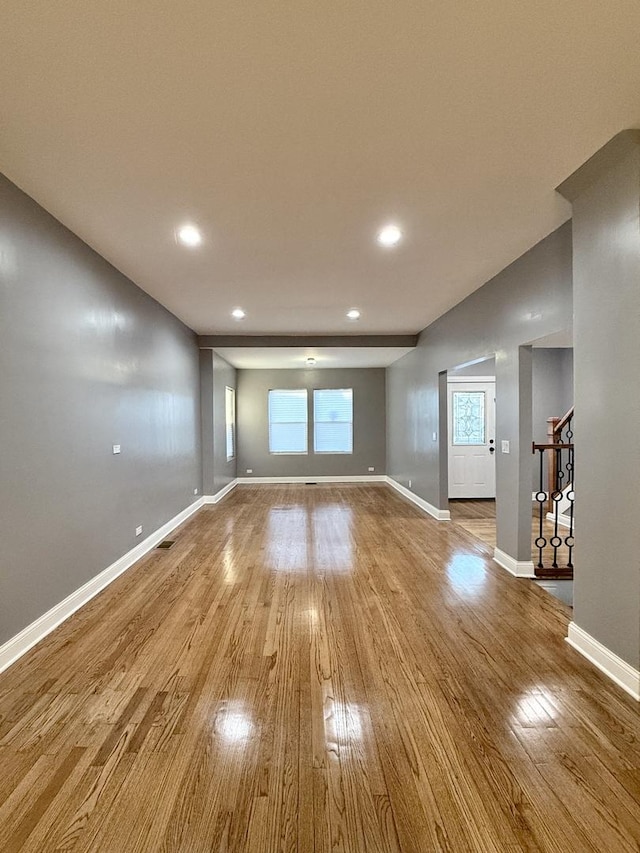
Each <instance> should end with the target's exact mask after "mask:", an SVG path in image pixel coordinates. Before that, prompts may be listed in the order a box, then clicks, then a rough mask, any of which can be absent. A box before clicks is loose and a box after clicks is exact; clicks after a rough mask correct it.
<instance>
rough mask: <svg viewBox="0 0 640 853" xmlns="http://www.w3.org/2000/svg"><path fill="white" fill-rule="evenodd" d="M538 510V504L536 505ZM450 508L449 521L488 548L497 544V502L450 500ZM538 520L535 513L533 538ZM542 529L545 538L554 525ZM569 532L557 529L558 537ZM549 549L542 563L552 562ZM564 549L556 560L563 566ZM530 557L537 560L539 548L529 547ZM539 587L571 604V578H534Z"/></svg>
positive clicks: (488, 500)
mask: <svg viewBox="0 0 640 853" xmlns="http://www.w3.org/2000/svg"><path fill="white" fill-rule="evenodd" d="M536 509H537V507H536ZM449 511H450V512H451V520H452V521H454V522H455V523H456V524H457V525H458V526H459V527H462V528H463V530H466V531H467V533H470V534H471V535H472V536H475V538H476V539H480V541H481V542H484V543H485V545H488V546H489V548H492V549H493V548H495V547H496V502H495V500H491V499H480V498H478V499H474V500H471V499H469V500H450V501H449ZM538 524H539V520H538V518H537V517H536V516H535V515H534V518H533V526H532V531H533V535H532V541H533V540H534V539H535V537H536V536H537V535H538ZM544 531H545V536H546V538H547V539H550V538H551V536H553V533H554V530H553V525H552V524H551V523H550V522H546V521H545V523H544ZM567 533H568V531H567V530H566V529H565V528H560V530H559V534H560V536H566V535H567ZM552 550H553V549H551V548H545V549H544V552H543V559H544V561H545V565H551V561H552ZM566 552H567V549H566V548H564V549H560V551H559V555H558V556H559V559H558V562H559V564H560V565H564V564H565V563H566V559H567V553H566ZM532 559H533V561H534V563H537V562H538V550H537V548H533V549H532ZM536 583H538V585H539V586H541V587H542V588H543V589H545V590H546V591H547V592H549V593H551V595H554V596H555V597H556V598H559V599H560V601H563V602H564V603H565V604H568V605H569V606H573V581H571V580H540V581H536Z"/></svg>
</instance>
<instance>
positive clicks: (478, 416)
mask: <svg viewBox="0 0 640 853" xmlns="http://www.w3.org/2000/svg"><path fill="white" fill-rule="evenodd" d="M484 409H485V406H484V391H454V392H453V441H452V444H457V445H463V446H464V445H466V446H470V445H477V444H484V443H485V440H484V432H485V430H484V427H485V416H484Z"/></svg>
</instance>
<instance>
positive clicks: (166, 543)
mask: <svg viewBox="0 0 640 853" xmlns="http://www.w3.org/2000/svg"><path fill="white" fill-rule="evenodd" d="M172 545H175V540H174V539H165V540H164V542H161V543H160V544H159V545H158V550H160V549H161V548H162V550H163V551H166V550H167V549H168V548H171V546H172Z"/></svg>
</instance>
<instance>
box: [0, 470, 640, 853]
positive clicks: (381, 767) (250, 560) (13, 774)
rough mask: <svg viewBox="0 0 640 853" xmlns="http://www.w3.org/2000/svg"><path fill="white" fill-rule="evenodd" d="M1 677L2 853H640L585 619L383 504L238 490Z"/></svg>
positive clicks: (626, 724) (639, 742)
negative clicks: (581, 635)
mask: <svg viewBox="0 0 640 853" xmlns="http://www.w3.org/2000/svg"><path fill="white" fill-rule="evenodd" d="M172 538H174V539H175V540H176V543H175V545H174V546H173V547H172V548H171V549H170V550H166V551H160V550H155V551H153V552H151V553H150V554H149V555H148V556H147V557H145V558H144V559H143V560H142V561H141V562H140V563H139V564H137V565H136V566H135V567H134V568H132V569H131V570H130V571H129V572H127V573H126V574H124V575H122V576H121V577H120V578H119V579H118V580H117V581H115V582H114V583H113V584H112V585H111V586H110V587H108V589H107V590H105V591H104V592H103V593H102V594H101V595H100V596H98V597H97V598H95V599H93V600H92V601H91V602H90V603H89V604H88V605H87V606H86V607H85V608H84V609H83V610H81V611H80V612H79V613H77V614H76V615H75V616H74V617H72V618H71V619H70V620H69V621H67V622H66V623H65V624H64V625H62V626H61V627H60V628H59V629H58V630H57V631H56V632H55V633H54V634H52V635H50V637H49V638H47V639H46V640H45V641H44V642H43V643H41V644H40V645H39V646H37V647H36V648H35V649H33V650H32V651H31V652H30V653H28V654H27V655H26V656H25V657H23V658H22V659H21V660H20V661H19V662H18V663H17V664H15V665H14V666H13V667H12V668H11V669H9V670H7V671H6V672H5V673H3V674H2V675H1V676H0V763H1V764H0V766H1V767H2V773H1V774H0V850H2V851H3V853H14V851H38V853H42V851H46V853H48V851H56V850H65V851H71V850H73V851H83V853H84V851H100V853H133V851H136V853H138V852H139V851H145V853H157V852H158V851H161V852H162V851H164V853H168V852H169V851H185V853H187V851H188V853H199V852H201V853H204V852H205V851H207V853H210V851H259V853H270V851H280V850H283V851H292V853H294V852H295V851H300V853H307V852H308V853H311V851H318V853H320V851H322V853H328V851H363V853H364V851H366V853H370V852H371V853H373V851H403V852H404V853H423V851H424V853H427V851H429V853H430V851H453V852H454V853H463V851H469V853H472V852H473V853H476V851H494V853H497V852H498V851H499V853H504V851H507V853H509V851H512V853H514V851H536V850H541V851H557V853H567V851H598V853H617V852H618V851H638V850H639V849H640V773H639V767H640V710H639V707H638V704H637V703H635V702H634V701H633V700H632V699H631V698H629V697H628V696H626V694H624V693H623V692H622V691H621V690H620V689H618V688H617V687H616V686H615V685H614V684H612V683H611V682H610V681H608V680H607V679H606V678H605V677H604V676H601V675H600V673H598V671H597V670H595V669H594V668H593V667H592V666H591V665H590V664H588V663H587V662H586V661H584V660H583V659H582V658H581V657H580V656H579V655H578V654H577V653H576V652H575V651H573V650H572V649H571V648H570V647H569V646H568V645H567V644H566V643H565V642H564V637H565V635H566V631H567V621H568V618H569V609H568V608H566V607H565V606H564V605H562V604H561V603H560V602H557V601H555V600H554V599H552V598H551V597H550V596H548V595H547V594H546V593H545V592H543V591H542V590H540V589H538V588H537V587H536V586H535V584H533V583H530V582H528V581H522V580H517V579H515V578H513V577H511V576H510V575H508V574H507V573H506V572H505V571H504V570H502V569H500V568H499V567H498V566H497V565H496V564H495V563H493V562H492V561H491V560H490V559H489V557H488V553H487V548H486V546H484V545H483V544H482V543H481V542H478V541H477V540H475V539H473V538H472V537H471V536H469V535H468V534H467V533H466V532H465V531H463V530H462V529H461V528H459V527H458V526H457V525H456V524H449V523H446V522H444V523H443V522H436V521H434V520H433V519H431V518H429V517H427V516H425V515H424V514H423V513H421V512H420V511H419V510H417V509H416V508H415V507H413V506H412V505H410V504H409V503H408V502H406V501H404V499H402V498H401V497H400V496H398V495H397V494H396V493H395V492H393V491H392V490H391V489H390V488H389V487H387V486H384V485H380V486H375V485H373V486H370V485H368V486H352V485H349V486H328V485H327V486H323V485H320V486H307V487H305V486H273V487H263V486H240V487H238V488H236V489H235V490H234V491H233V492H232V493H231V494H230V495H229V496H228V497H227V498H226V499H225V500H224V501H223V502H222V503H220V504H218V505H216V506H209V507H205V508H203V509H202V511H201V512H199V513H198V515H197V516H194V517H193V518H192V519H191V520H190V521H189V522H187V523H186V524H185V525H184V526H183V527H182V528H181V529H180V530H178V531H176V533H175V534H174V535H173V536H172Z"/></svg>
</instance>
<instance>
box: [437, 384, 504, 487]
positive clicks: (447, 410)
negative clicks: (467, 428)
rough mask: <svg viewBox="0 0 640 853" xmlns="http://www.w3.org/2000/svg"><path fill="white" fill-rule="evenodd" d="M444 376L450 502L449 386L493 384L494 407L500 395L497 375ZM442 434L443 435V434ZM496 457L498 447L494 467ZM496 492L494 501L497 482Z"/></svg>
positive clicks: (494, 456) (445, 443) (447, 483)
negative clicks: (498, 393)
mask: <svg viewBox="0 0 640 853" xmlns="http://www.w3.org/2000/svg"><path fill="white" fill-rule="evenodd" d="M444 375H445V377H446V387H445V400H446V427H447V429H446V441H444V442H442V443H443V444H444V445H445V448H446V450H445V452H446V459H447V468H446V491H447V498H448V500H451V498H449V465H450V464H451V460H450V458H449V427H450V416H451V412H450V406H449V385H455V384H460V385H470V384H473V383H475V382H477V383H478V384H483V385H487V384H491V385H493V386H494V390H495V398H494V406H495V405H496V403H497V396H498V395H497V383H496V377H495V374H494V375H493V376H456V375H451V374H450V373H445V374H444ZM494 421H495V414H494ZM495 428H496V425H495V423H494V430H495ZM441 434H442V432H441ZM496 455H497V446H496V452H495V453H494V454H493V459H494V465H495V464H496V462H495V458H496ZM494 491H495V492H496V494H495V495H494V499H495V497H497V482H496V488H495V489H494Z"/></svg>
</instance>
